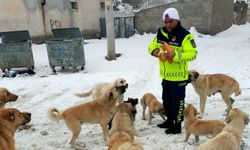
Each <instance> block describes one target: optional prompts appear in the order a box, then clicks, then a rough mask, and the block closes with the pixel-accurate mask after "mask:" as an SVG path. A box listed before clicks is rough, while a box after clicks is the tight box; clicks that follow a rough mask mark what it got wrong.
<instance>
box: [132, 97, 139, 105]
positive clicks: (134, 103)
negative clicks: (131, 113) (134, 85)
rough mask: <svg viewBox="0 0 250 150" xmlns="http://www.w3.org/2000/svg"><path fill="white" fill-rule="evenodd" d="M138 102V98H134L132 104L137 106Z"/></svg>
mask: <svg viewBox="0 0 250 150" xmlns="http://www.w3.org/2000/svg"><path fill="white" fill-rule="evenodd" d="M137 104H138V98H135V99H134V100H133V102H132V105H133V106H136V105H137Z"/></svg>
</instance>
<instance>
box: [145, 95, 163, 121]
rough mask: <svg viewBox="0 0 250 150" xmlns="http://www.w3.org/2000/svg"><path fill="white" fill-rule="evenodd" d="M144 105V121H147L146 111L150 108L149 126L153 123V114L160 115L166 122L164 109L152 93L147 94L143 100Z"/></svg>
mask: <svg viewBox="0 0 250 150" xmlns="http://www.w3.org/2000/svg"><path fill="white" fill-rule="evenodd" d="M141 105H142V120H146V117H145V110H146V108H147V107H148V113H149V120H148V124H151V123H152V118H153V114H156V113H157V114H159V115H160V116H161V118H162V119H163V120H166V118H165V116H164V108H163V106H162V104H161V103H160V102H159V101H158V100H157V99H156V97H155V96H154V95H153V94H151V93H145V94H144V95H143V96H142V98H141Z"/></svg>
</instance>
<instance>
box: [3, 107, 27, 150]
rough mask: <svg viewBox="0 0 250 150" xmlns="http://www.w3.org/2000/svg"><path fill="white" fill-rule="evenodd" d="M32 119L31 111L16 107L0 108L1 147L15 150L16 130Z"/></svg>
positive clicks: (4, 149) (5, 149)
mask: <svg viewBox="0 0 250 150" xmlns="http://www.w3.org/2000/svg"><path fill="white" fill-rule="evenodd" d="M30 120H31V114H30V113H22V112H20V111H19V110H17V109H14V108H8V109H0V149H1V150H15V140H14V134H15V131H16V129H17V127H18V126H20V125H24V124H26V123H28V122H30Z"/></svg>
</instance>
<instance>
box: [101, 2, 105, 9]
mask: <svg viewBox="0 0 250 150" xmlns="http://www.w3.org/2000/svg"><path fill="white" fill-rule="evenodd" d="M100 8H101V10H105V2H100Z"/></svg>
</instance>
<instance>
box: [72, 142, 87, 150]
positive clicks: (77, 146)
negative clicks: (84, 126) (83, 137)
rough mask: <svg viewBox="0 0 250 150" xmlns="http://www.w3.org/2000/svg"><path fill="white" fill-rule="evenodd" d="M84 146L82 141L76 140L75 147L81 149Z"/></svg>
mask: <svg viewBox="0 0 250 150" xmlns="http://www.w3.org/2000/svg"><path fill="white" fill-rule="evenodd" d="M85 147H86V145H85V143H84V142H76V144H75V148H76V149H78V150H83V149H84V148H85Z"/></svg>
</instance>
